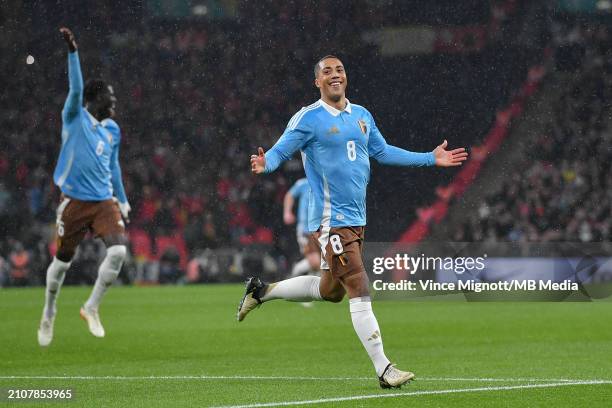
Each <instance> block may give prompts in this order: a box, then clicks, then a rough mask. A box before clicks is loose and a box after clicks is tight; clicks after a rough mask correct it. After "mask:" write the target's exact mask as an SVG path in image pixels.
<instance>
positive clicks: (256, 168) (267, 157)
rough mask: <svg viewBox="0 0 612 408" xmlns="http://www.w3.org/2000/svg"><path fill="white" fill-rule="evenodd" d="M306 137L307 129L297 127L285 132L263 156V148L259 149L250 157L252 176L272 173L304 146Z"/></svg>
mask: <svg viewBox="0 0 612 408" xmlns="http://www.w3.org/2000/svg"><path fill="white" fill-rule="evenodd" d="M308 135H309V132H308V130H307V128H305V127H302V126H298V127H296V128H292V129H288V130H286V131H285V133H283V135H282V136H281V137H280V139H278V141H277V142H276V144H275V145H274V146H272V148H271V149H270V150H268V151H267V152H266V153H265V154H264V150H263V148H261V147H259V148H258V149H257V153H258V154H257V155H255V154H254V155H251V171H252V172H253V173H254V174H261V173H272V172H273V171H274V170H276V169H277V168H278V166H280V164H281V163H282V162H284V161H285V160H289V159H290V158H291V156H293V154H294V153H295V152H297V151H298V150H300V149H301V148H302V147H303V146H304V145H305V144H306V140H307V138H308Z"/></svg>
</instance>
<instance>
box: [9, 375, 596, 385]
mask: <svg viewBox="0 0 612 408" xmlns="http://www.w3.org/2000/svg"><path fill="white" fill-rule="evenodd" d="M0 380H85V381H98V380H110V381H138V380H257V381H259V380H269V381H374V380H376V378H375V377H302V376H296V377H292V376H257V375H149V376H111V375H104V376H93V375H62V376H48V375H8V376H0ZM417 380H418V381H465V382H572V383H573V382H583V381H608V380H601V379H571V378H487V377H475V378H465V377H417Z"/></svg>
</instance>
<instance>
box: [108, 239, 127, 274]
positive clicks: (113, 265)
mask: <svg viewBox="0 0 612 408" xmlns="http://www.w3.org/2000/svg"><path fill="white" fill-rule="evenodd" d="M126 255H127V248H126V247H125V245H113V246H110V247H108V248H107V249H106V258H107V260H108V264H109V268H110V269H112V270H116V271H119V270H120V269H121V266H122V265H123V261H124V260H125V257H126Z"/></svg>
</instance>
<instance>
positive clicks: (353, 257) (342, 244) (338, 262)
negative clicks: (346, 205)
mask: <svg viewBox="0 0 612 408" xmlns="http://www.w3.org/2000/svg"><path fill="white" fill-rule="evenodd" d="M312 235H313V238H314V239H316V241H317V243H318V246H319V248H320V250H321V269H327V270H329V271H330V272H331V274H332V276H333V277H334V278H340V277H342V276H350V275H354V274H357V273H361V272H363V273H365V267H364V266H363V260H362V258H361V255H362V251H363V238H364V236H365V227H338V228H334V227H332V228H330V229H329V232H326V231H325V228H320V229H319V230H318V231H317V232H315V233H313V234H312Z"/></svg>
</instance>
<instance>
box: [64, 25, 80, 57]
mask: <svg viewBox="0 0 612 408" xmlns="http://www.w3.org/2000/svg"><path fill="white" fill-rule="evenodd" d="M60 33H62V35H63V36H64V41H66V44H68V49H69V50H70V52H75V51H76V49H77V43H76V40H75V39H74V34H73V33H72V31H70V29H69V28H67V27H62V28H60Z"/></svg>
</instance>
